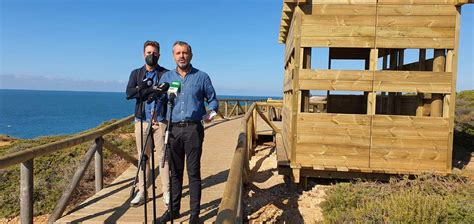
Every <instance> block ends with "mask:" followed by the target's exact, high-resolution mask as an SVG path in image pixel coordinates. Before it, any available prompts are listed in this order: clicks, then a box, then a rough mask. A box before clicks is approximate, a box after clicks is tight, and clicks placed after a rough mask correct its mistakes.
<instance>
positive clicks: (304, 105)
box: [268, 47, 311, 120]
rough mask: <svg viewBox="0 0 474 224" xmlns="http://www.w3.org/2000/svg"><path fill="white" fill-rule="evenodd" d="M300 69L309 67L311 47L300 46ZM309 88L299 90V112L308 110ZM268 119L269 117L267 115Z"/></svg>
mask: <svg viewBox="0 0 474 224" xmlns="http://www.w3.org/2000/svg"><path fill="white" fill-rule="evenodd" d="M302 52H303V55H302V58H301V59H302V60H303V61H302V69H311V48H310V47H304V48H302ZM309 98H310V94H309V90H301V108H300V111H301V112H309ZM268 118H269V119H270V120H271V119H272V118H271V117H268Z"/></svg>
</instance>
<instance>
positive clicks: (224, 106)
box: [218, 98, 265, 118]
mask: <svg viewBox="0 0 474 224" xmlns="http://www.w3.org/2000/svg"><path fill="white" fill-rule="evenodd" d="M263 101H265V100H245V99H226V98H224V99H219V103H220V107H219V111H218V113H219V115H220V116H221V117H222V118H228V117H232V116H238V115H240V114H245V113H246V112H247V111H248V110H249V103H255V102H263Z"/></svg>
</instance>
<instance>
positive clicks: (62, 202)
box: [48, 141, 98, 223]
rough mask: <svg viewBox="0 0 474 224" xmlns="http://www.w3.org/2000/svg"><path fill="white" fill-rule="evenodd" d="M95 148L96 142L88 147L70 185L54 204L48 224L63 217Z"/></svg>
mask: <svg viewBox="0 0 474 224" xmlns="http://www.w3.org/2000/svg"><path fill="white" fill-rule="evenodd" d="M97 147H98V142H97V141H94V142H93V143H92V145H91V146H90V147H89V150H88V151H87V153H86V155H85V156H84V158H83V159H82V161H81V164H80V165H79V167H78V168H77V170H76V173H74V176H73V177H72V180H71V183H70V184H69V186H68V187H67V188H66V190H65V191H64V192H63V195H62V196H61V198H60V199H59V201H58V202H57V203H56V206H55V207H54V210H53V212H52V213H51V215H50V216H49V219H48V223H53V222H55V221H56V220H58V219H59V218H60V217H61V216H62V215H63V212H64V210H65V209H66V207H67V205H68V203H69V199H71V196H72V193H73V192H74V190H76V188H77V186H78V185H79V181H80V180H81V179H82V177H83V176H84V173H85V172H86V170H87V167H88V166H89V164H90V163H91V160H92V158H93V157H94V154H95V151H96V150H97Z"/></svg>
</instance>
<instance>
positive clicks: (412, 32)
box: [377, 26, 454, 38]
mask: <svg viewBox="0 0 474 224" xmlns="http://www.w3.org/2000/svg"><path fill="white" fill-rule="evenodd" d="M379 37H404V38H453V37H454V27H395V26H392V27H377V38H379Z"/></svg>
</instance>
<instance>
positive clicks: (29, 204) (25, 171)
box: [20, 159, 33, 224]
mask: <svg viewBox="0 0 474 224" xmlns="http://www.w3.org/2000/svg"><path fill="white" fill-rule="evenodd" d="M20 221H21V223H22V224H25V223H26V224H32V223H33V159H30V160H27V161H25V162H23V163H21V165H20Z"/></svg>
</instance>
